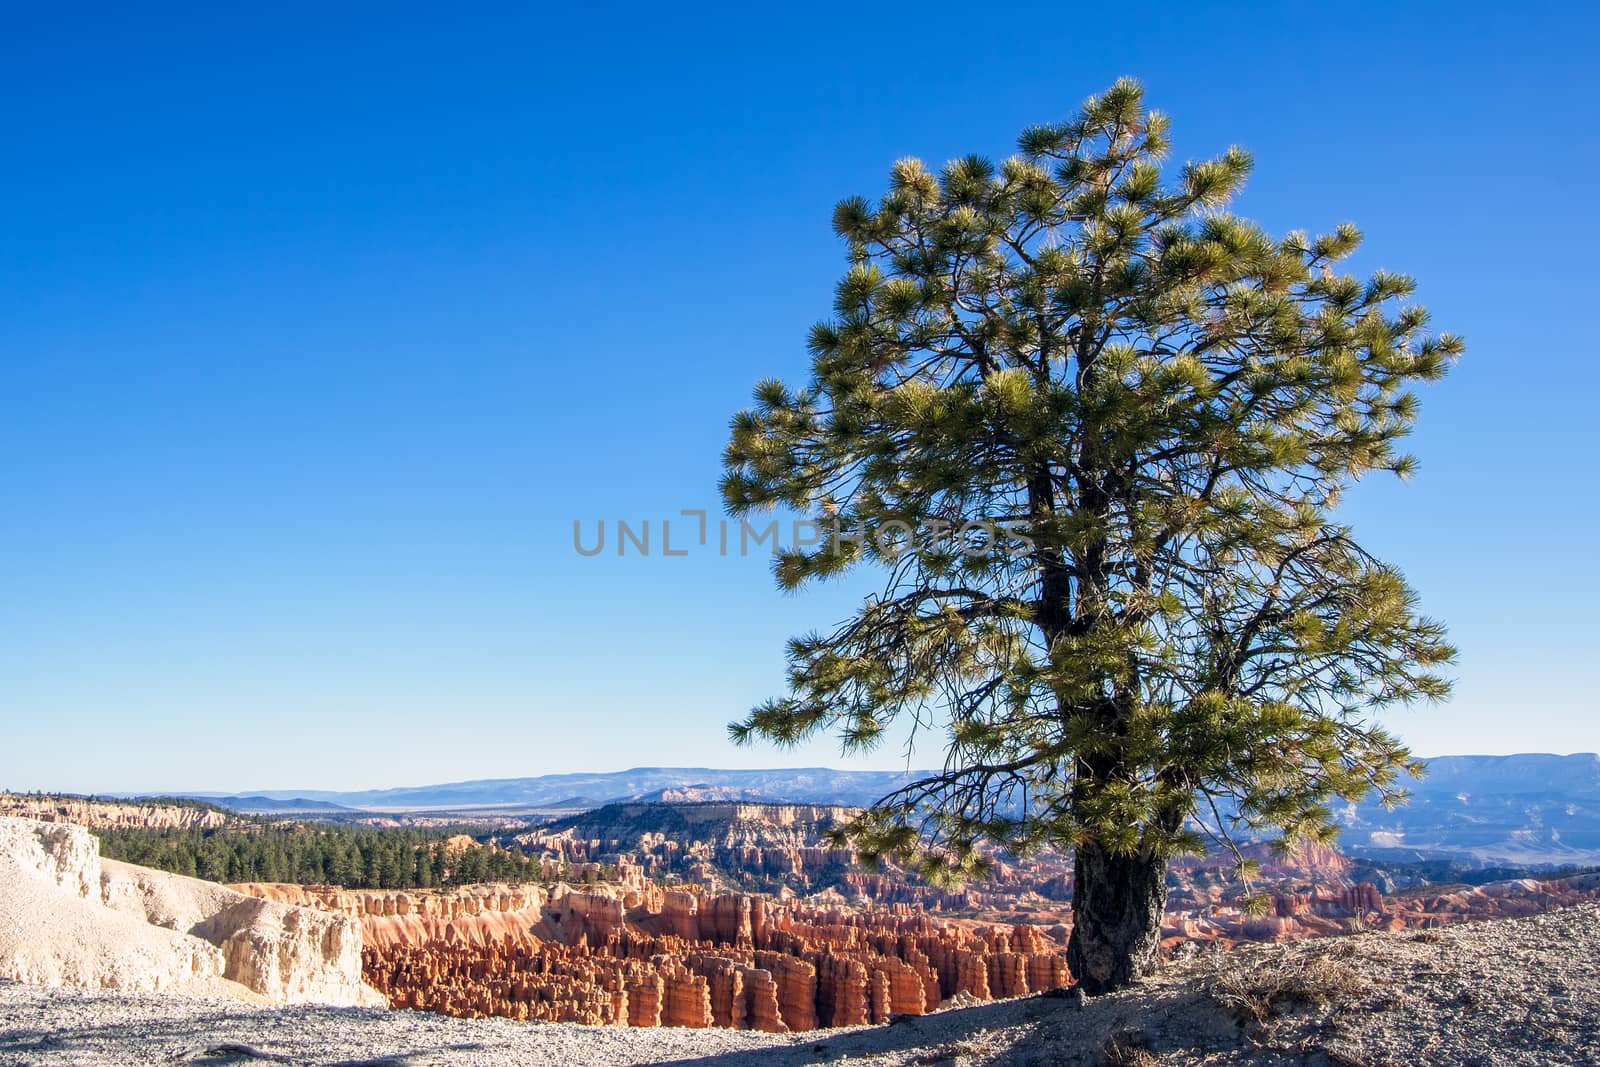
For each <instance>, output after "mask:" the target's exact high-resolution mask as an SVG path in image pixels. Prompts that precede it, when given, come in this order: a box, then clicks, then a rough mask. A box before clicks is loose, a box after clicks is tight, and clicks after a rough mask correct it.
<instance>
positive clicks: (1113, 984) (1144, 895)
mask: <svg viewBox="0 0 1600 1067" xmlns="http://www.w3.org/2000/svg"><path fill="white" fill-rule="evenodd" d="M1074 870H1075V877H1074V880H1073V889H1072V939H1071V940H1070V941H1068V942H1067V966H1068V968H1069V969H1071V971H1072V976H1073V978H1075V979H1076V980H1077V982H1078V988H1080V989H1082V990H1083V991H1084V992H1085V993H1087V994H1089V995H1091V996H1093V995H1097V994H1100V993H1109V992H1111V991H1113V990H1116V989H1122V988H1123V987H1125V986H1128V985H1131V984H1132V983H1134V982H1136V981H1138V980H1139V979H1140V978H1141V977H1143V976H1144V975H1145V974H1147V973H1148V972H1149V971H1150V969H1151V967H1152V966H1153V965H1154V964H1155V958H1156V948H1157V947H1158V946H1159V945H1160V943H1161V917H1162V914H1163V913H1164V912H1165V911H1166V904H1167V861H1166V859H1165V857H1163V856H1159V855H1155V854H1152V853H1151V852H1149V851H1146V850H1141V851H1138V852H1134V853H1131V854H1128V855H1116V854H1113V853H1111V852H1109V851H1108V850H1106V849H1105V848H1102V847H1101V846H1099V845H1097V844H1095V843H1093V842H1087V843H1084V844H1081V845H1079V846H1078V849H1077V858H1076V860H1075V862H1074Z"/></svg>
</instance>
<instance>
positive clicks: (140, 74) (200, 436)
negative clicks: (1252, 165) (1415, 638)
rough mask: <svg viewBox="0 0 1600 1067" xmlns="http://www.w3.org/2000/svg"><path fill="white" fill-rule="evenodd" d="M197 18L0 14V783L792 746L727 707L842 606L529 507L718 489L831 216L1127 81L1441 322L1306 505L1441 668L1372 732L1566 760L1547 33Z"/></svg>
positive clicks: (246, 776) (1558, 336) (1537, 20)
mask: <svg viewBox="0 0 1600 1067" xmlns="http://www.w3.org/2000/svg"><path fill="white" fill-rule="evenodd" d="M139 6H140V7H145V5H139ZM226 7H235V5H221V6H220V7H219V6H216V5H192V6H191V7H190V8H189V9H187V10H179V9H169V10H167V11H165V12H163V13H145V14H134V13H132V12H133V8H132V7H131V6H128V5H110V4H104V5H85V6H81V7H80V6H74V5H43V6H35V7H34V8H24V7H20V6H19V7H14V8H12V9H11V10H10V11H9V12H8V14H7V16H6V25H5V32H4V34H3V35H0V98H3V99H4V100H5V106H4V109H3V114H0V163H3V165H0V715H3V719H4V732H3V734H0V786H9V787H12V788H60V789H71V790H83V791H87V790H102V791H110V790H143V789H159V788H185V789H221V790H228V789H236V788H276V787H295V786H303V787H308V788H309V787H324V788H340V787H369V786H382V785H400V784H414V783H422V782H432V781H445V780H451V779H459V778H467V777H487V776H510V775H523V774H537V773H543V772H553V771H562V770H607V769H616V768H621V767H626V766H630V765H636V764H689V765H722V766H774V765H785V764H794V763H802V762H827V763H834V764H837V763H839V761H838V759H837V756H836V754H835V752H834V750H833V748H832V746H830V745H820V746H817V747H815V748H811V749H807V750H803V751H801V752H798V753H782V752H776V751H773V750H769V749H755V750H735V749H732V748H731V747H730V746H729V745H728V744H727V742H726V741H725V740H724V733H723V725H724V724H725V723H726V722H727V721H728V720H729V719H730V718H734V717H736V716H738V715H739V714H741V713H742V711H743V710H744V709H745V708H746V707H747V706H748V705H749V704H750V703H751V702H752V701H755V700H757V699H759V698H761V697H763V696H766V695H768V694H770V693H771V692H773V691H774V690H775V689H776V688H777V687H778V685H779V684H780V682H781V669H782V657H781V645H782V641H783V639H784V638H785V637H786V636H787V635H789V634H790V633H792V632H796V631H800V630H803V629H806V628H808V627H810V626H812V625H822V624H826V623H829V622H832V621H834V620H835V619H836V618H838V617H840V615H841V613H842V612H843V611H844V610H845V608H846V606H847V602H848V597H849V591H848V590H834V591H824V592H821V593H813V594H807V595H803V596H801V597H798V598H792V597H791V598H785V597H781V596H780V595H779V594H778V593H776V592H775V591H773V589H772V587H771V585H770V582H769V580H768V578H767V575H766V571H765V565H764V562H763V561H762V560H760V559H758V558H748V559H743V560H740V559H724V558H719V557H717V556H715V555H714V554H699V555H694V556H691V557H689V558H686V559H671V560H667V559H662V558H660V557H659V556H656V557H652V558H649V559H637V558H630V559H624V560H618V559H616V558H615V557H614V556H607V557H602V558H597V559H584V558H580V557H578V556H577V555H576V554H575V553H574V552H573V550H572V547H571V524H572V521H573V520H574V519H575V518H581V519H585V520H589V521H591V522H592V521H593V520H596V519H599V518H602V517H604V518H617V517H627V518H633V519H646V518H649V519H655V520H658V521H659V519H660V518H661V517H662V516H664V515H672V514H675V513H676V512H677V511H678V509H680V508H693V507H705V508H715V507H716V504H717V498H716V492H715V480H716V477H717V474H718V470H719V451H720V449H721V446H722V443H723V439H724V431H725V425H726V420H727V418H728V416H729V415H730V414H731V413H732V412H733V411H734V410H735V409H736V408H737V407H739V406H740V405H741V404H742V403H743V402H744V400H745V399H746V397H747V395H748V390H749V387H750V385H751V384H752V382H754V381H755V380H756V379H757V378H759V377H761V376H764V375H767V374H773V373H777V374H782V375H784V376H786V377H789V378H791V379H793V378H798V377H799V376H800V375H801V374H802V373H803V370H804V366H805V358H804V348H803V340H804V337H805V332H806V328H807V327H808V325H809V324H810V323H811V322H812V321H813V320H815V319H816V318H818V317H820V316H822V315H824V314H825V313H826V312H827V309H828V306H829V301H830V297H831V285H832V283H833V281H834V280H835V278H836V277H837V275H838V274H839V272H840V270H841V269H842V263H843V258H842V250H841V248H840V247H839V246H838V245H837V243H836V242H835V240H834V238H833V237H832V236H831V233H830V231H829V224H828V220H829V212H830V209H831V206H832V204H833V203H834V201H835V200H837V199H838V198H840V197H842V196H844V195H847V194H851V193H863V194H868V195H872V194H876V193H877V192H879V191H880V190H881V189H882V186H883V181H884V175H885V173H886V170H887V168H888V166H889V164H890V163H891V161H893V160H894V159H895V158H897V157H900V156H905V155H919V156H922V157H924V158H926V159H929V160H932V161H935V162H941V161H943V160H945V159H947V158H950V157H952V156H955V155H958V154H964V153H967V152H970V151H982V152H987V153H991V154H993V155H996V156H1003V155H1004V154H1006V153H1008V152H1009V151H1010V150H1011V147H1012V144H1013V138H1014V136H1015V134H1016V132H1017V131H1018V130H1019V129H1021V128H1022V127H1023V126H1025V125H1027V124H1029V123H1032V122H1037V121H1044V120H1050V119H1055V118H1059V117H1062V116H1064V115H1066V114H1068V113H1069V112H1070V111H1071V110H1072V109H1073V108H1074V107H1075V106H1076V105H1077V103H1078V102H1079V101H1080V100H1081V99H1082V98H1083V97H1084V96H1086V95H1088V94H1090V93H1092V92H1095V91H1097V90H1099V89H1102V88H1104V87H1105V86H1106V85H1108V84H1109V83H1110V82H1111V81H1112V80H1114V79H1115V78H1116V77H1117V76H1119V75H1123V74H1131V75H1134V76H1136V77H1139V78H1141V79H1143V80H1144V82H1145V83H1146V85H1147V87H1148V90H1149V95H1150V99H1151V101H1152V103H1153V104H1154V105H1155V106H1158V107H1160V108H1162V109H1164V110H1166V111H1168V112H1170V113H1171V114H1172V115H1173V116H1174V122H1175V136H1176V152H1175V156H1176V159H1177V160H1178V161H1181V160H1183V159H1185V158H1195V157H1199V156H1203V155H1208V154H1212V153H1215V152H1217V151H1220V150H1221V149H1222V148H1224V147H1225V146H1226V145H1228V144H1229V143H1232V142H1237V143H1240V144H1243V145H1245V146H1247V147H1249V148H1250V149H1252V150H1253V151H1254V152H1255V154H1256V158H1257V161H1258V166H1257V170H1256V174H1255V177H1254V179H1253V180H1252V183H1251V185H1250V187H1249V189H1248V190H1247V192H1246V195H1245V196H1244V198H1243V199H1242V201H1241V202H1240V204H1239V208H1240V210H1241V211H1242V212H1243V213H1245V214H1248V215H1251V216H1254V217H1256V218H1258V219H1259V220H1261V221H1262V222H1263V223H1265V224H1267V225H1268V226H1270V227H1272V228H1274V229H1279V230H1282V229H1288V228H1293V227H1303V228H1308V229H1313V230H1316V229H1325V228H1328V227H1331V226H1332V225H1334V224H1335V223H1337V222H1340V221H1342V220H1346V219H1349V220H1353V221H1355V222H1357V223H1358V224H1360V225H1361V226H1362V227H1363V228H1364V230H1365V231H1366V233H1367V236H1368V243H1367V246H1366V250H1365V252H1364V253H1363V255H1362V257H1361V259H1360V260H1359V261H1358V263H1357V266H1358V267H1361V268H1371V267H1377V266H1383V267H1388V268H1393V269H1397V270H1403V271H1407V272H1410V273H1413V274H1415V275H1416V276H1417V277H1418V278H1419V280H1420V282H1421V297H1422V299H1423V300H1424V302H1426V303H1427V304H1428V305H1429V306H1430V307H1431V308H1432V309H1433V310H1434V312H1435V320H1436V324H1437V325H1438V326H1439V327H1441V328H1446V329H1450V330H1454V331H1457V332H1460V333H1463V334H1465V335H1466V337H1467V340H1468V342H1469V345H1470V348H1469V351H1468V355H1467V357H1466V359H1465V361H1464V362H1463V363H1462V365H1461V366H1460V367H1459V369H1458V370H1457V371H1456V373H1455V374H1453V375H1452V376H1451V377H1450V378H1449V379H1448V380H1447V381H1446V382H1445V383H1444V384H1442V385H1439V386H1435V387H1431V388H1430V389H1429V390H1427V391H1426V393H1425V395H1424V404H1423V414H1422V419H1421V429H1420V432H1419V433H1418V434H1417V436H1416V438H1415V439H1414V444H1415V449H1416V451H1418V452H1419V454H1420V456H1421V459H1422V468H1421V471H1420V473H1419V475H1418V477H1417V478H1416V480H1415V481H1414V482H1413V483H1412V484H1410V485H1409V486H1397V485H1394V484H1391V483H1383V484H1381V485H1379V484H1375V485H1372V486H1370V487H1366V488H1363V489H1362V490H1361V491H1360V492H1359V493H1358V494H1357V495H1356V497H1355V499H1354V500H1353V502H1352V504H1351V506H1350V514H1351V517H1352V518H1353V519H1354V521H1355V522H1356V523H1357V526H1358V529H1359V530H1360V531H1361V532H1362V533H1363V535H1364V537H1365V538H1366V540H1367V541H1368V542H1370V543H1371V544H1372V545H1373V546H1375V547H1376V548H1377V549H1378V550H1379V551H1380V552H1381V553H1383V554H1384V555H1386V556H1387V557H1388V558H1390V559H1392V560H1394V561H1395V562H1398V563H1399V564H1401V565H1402V566H1403V567H1404V568H1405V569H1406V571H1407V573H1408V574H1409V575H1410V576H1411V578H1412V579H1413V581H1414V582H1415V583H1416V584H1417V585H1418V586H1419V587H1420V588H1421V590H1422V592H1423V594H1424V602H1425V605H1426V608H1427V609H1428V610H1429V611H1430V612H1431V613H1433V614H1437V615H1440V616H1443V617H1444V618H1446V619H1448V620H1449V622H1450V623H1451V625H1452V628H1453V634H1454V637H1455V639H1456V640H1457V642H1458V643H1459V645H1460V646H1461V649H1462V664H1461V668H1460V672H1459V678H1460V682H1459V692H1458V695H1457V696H1456V698H1455V699H1454V701H1453V702H1452V703H1451V704H1450V705H1449V706H1447V707H1442V708H1420V709H1415V710H1410V711H1402V712H1399V713H1397V714H1395V715H1394V716H1392V717H1391V722H1392V724H1393V725H1394V726H1395V727H1396V728H1397V729H1398V730H1399V732H1400V733H1401V734H1402V736H1404V737H1406V738H1407V739H1409V740H1410V741H1411V742H1412V743H1413V744H1414V746H1415V748H1416V749H1417V751H1419V752H1421V753H1423V754H1443V753H1463V752H1514V751H1528V750H1545V751H1561V752H1567V751H1575V750H1593V749H1595V748H1600V726H1597V720H1596V715H1595V712H1596V697H1595V691H1596V686H1595V682H1594V678H1593V670H1592V667H1593V662H1594V659H1595V656H1596V653H1595V650H1594V644H1595V638H1596V626H1595V624H1594V621H1593V619H1594V611H1593V606H1594V604H1595V603H1596V602H1597V601H1600V581H1597V579H1596V572H1595V568H1594V565H1593V557H1594V556H1595V555H1596V547H1597V545H1596V542H1597V538H1596V535H1595V532H1594V523H1595V520H1596V517H1597V513H1600V505H1597V503H1596V497H1595V489H1596V477H1595V474H1594V470H1595V466H1594V456H1593V453H1594V427H1595V426H1596V422H1597V420H1596V416H1595V405H1596V400H1595V387H1594V377H1593V367H1594V365H1595V342H1594V339H1593V338H1594V329H1595V322H1596V319H1595V305H1596V296H1595V276H1596V268H1595V264H1594V250H1595V249H1596V248H1597V247H1600V225H1597V222H1596V210H1595V205H1594V197H1593V182H1594V177H1595V173H1596V169H1597V168H1596V163H1597V158H1596V157H1597V137H1596V132H1595V129H1596V127H1595V121H1596V120H1595V115H1596V113H1597V110H1600V93H1597V90H1596V79H1595V77H1594V72H1593V62H1594V57H1595V55H1596V54H1600V32H1597V16H1596V15H1595V13H1594V10H1593V9H1592V8H1587V7H1585V6H1580V5H1578V4H1572V5H1568V6H1565V7H1564V8H1557V7H1552V6H1544V5H1515V6H1512V7H1506V6H1504V5H1480V6H1471V5H1460V4H1451V5H1439V6H1438V7H1437V8H1434V9H1433V10H1431V11H1423V10H1420V9H1419V7H1418V6H1417V5H1402V4H1392V3H1390V4H1382V5H1370V6H1358V5H1344V6H1337V5H1336V6H1333V7H1326V6H1325V7H1318V8H1307V7H1305V6H1304V5H1298V6H1293V7H1291V6H1290V5H1276V4H1273V5H1262V6H1261V7H1260V8H1259V9H1254V10H1252V9H1248V8H1244V7H1239V8H1235V9H1233V10H1232V11H1226V12H1225V11H1223V10H1222V9H1220V8H1219V9H1214V10H1201V7H1200V5H1195V4H1189V3H1182V4H1178V3H1174V4H1156V3H1151V4H1144V5H1111V6H1104V5H1101V6H1098V7H1091V6H1080V5H1069V4H1061V3H1054V4H1042V5H1038V6H1036V7H1032V6H1027V5H1020V4H1007V5H1000V6H997V7H991V8H983V7H974V6H973V5H970V4H967V5H960V6H950V7H944V6H942V5H940V4H937V3H933V4H919V5H915V6H913V7H910V8H905V7H894V6H881V5H880V6H877V7H874V6H872V5H859V4H852V5H843V6H840V7H838V8H836V9H834V10H831V11H825V10H824V9H823V8H822V7H821V6H819V5H804V6H803V9H802V8H800V7H797V8H796V9H795V10H794V11H793V12H792V13H781V12H779V13H765V12H760V9H759V7H751V6H749V5H741V6H739V7H735V8H728V9H725V10H721V11H712V10H703V11H701V12H699V13H696V12H694V11H692V10H691V9H690V8H688V7H684V6H673V5H652V6H648V7H641V8H638V9H630V8H624V7H615V8H608V9H600V8H593V9H586V10H584V11H581V12H580V11H578V10H577V8H575V7H573V6H572V5H568V6H566V7H563V8H555V7H548V6H546V8H545V10H542V11H538V10H535V9H534V8H533V7H532V6H518V5H503V6H499V7H497V8H494V9H490V8H489V7H480V8H478V9H477V13H474V14H470V15H464V14H461V13H459V11H457V10H448V9H447V8H446V7H442V6H440V5H437V4H430V5H415V6H412V5H395V4H383V5H371V6H369V7H366V8H364V9H363V8H361V7H359V6H357V5H315V6H289V5H272V6H270V7H259V8H256V9H254V11H255V12H256V13H255V14H244V13H240V12H239V11H237V10H235V11H224V10H222V8H226ZM577 7H583V5H578V6H577ZM1125 8H1126V9H1132V10H1135V11H1136V13H1133V14H1128V13H1126V11H1125V10H1124V9H1125ZM802 11H803V13H802ZM934 758H935V754H934V753H931V752H930V753H927V754H926V755H925V757H924V759H923V760H922V761H920V762H928V761H931V760H932V759H934ZM898 763H899V756H898V755H897V754H896V753H895V752H893V751H886V752H884V753H883V754H882V755H881V756H880V757H878V758H876V759H872V760H867V761H863V762H861V763H860V764H859V765H862V766H895V765H897V764H898Z"/></svg>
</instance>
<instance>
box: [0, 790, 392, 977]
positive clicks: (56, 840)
mask: <svg viewBox="0 0 1600 1067" xmlns="http://www.w3.org/2000/svg"><path fill="white" fill-rule="evenodd" d="M0 978H9V979H12V980H14V981H20V982H28V983H32V984H38V985H67V986H80V987H85V988H104V989H127V990H139V991H148V992H164V991H170V992H183V993H190V994H203V995H218V994H225V995H232V996H237V997H241V998H244V999H249V1000H256V1001H266V1002H269V1003H275V1004H300V1003H316V1004H335V1005H341V1004H343V1005H349V1004H366V1005H381V1004H383V1003H384V1000H383V997H382V996H381V995H380V994H378V993H377V992H376V991H375V990H373V989H371V988H369V987H367V986H366V985H363V984H362V981H361V927H360V924H359V923H358V922H356V921H355V920H354V919H351V918H349V917H348V916H344V915H335V914H331V913H328V912H323V911H318V910H315V909H312V908H302V907H296V906H293V905H289V904H279V903H275V902H273V901H268V900H259V899H257V898H254V897H248V896H245V895H244V894H242V893H235V892H234V891H232V890H231V889H226V888H224V887H222V886H220V885H216V884H214V883H211V882H203V881H200V880H198V879H195V878H183V877H181V876H179V875H174V874H167V873H165V872H162V871H155V870H151V869H149V868H147V867H138V866H134V865H133V864H128V863H118V862H116V861H114V860H104V861H102V860H101V858H100V849H99V843H98V842H97V841H96V840H95V838H94V836H93V835H91V834H90V833H89V832H88V831H87V830H85V829H83V828H82V827H78V826H72V825H68V824H64V823H44V822H35V821H33V820H31V819H13V818H0Z"/></svg>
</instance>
